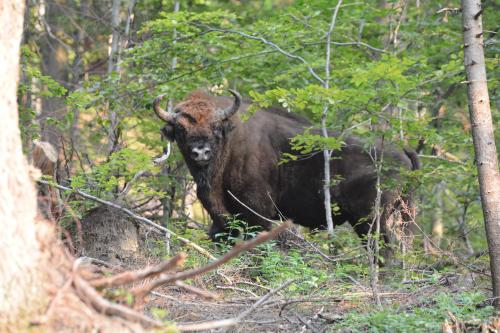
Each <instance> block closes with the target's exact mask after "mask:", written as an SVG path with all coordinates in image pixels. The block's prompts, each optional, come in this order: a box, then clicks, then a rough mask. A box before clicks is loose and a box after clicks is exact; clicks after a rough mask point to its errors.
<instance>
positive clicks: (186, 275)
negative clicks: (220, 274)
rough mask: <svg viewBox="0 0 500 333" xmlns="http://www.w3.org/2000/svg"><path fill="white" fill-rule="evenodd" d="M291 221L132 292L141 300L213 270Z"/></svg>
mask: <svg viewBox="0 0 500 333" xmlns="http://www.w3.org/2000/svg"><path fill="white" fill-rule="evenodd" d="M291 224H292V223H291V222H290V221H287V222H284V223H282V224H281V225H279V226H278V227H276V228H274V229H272V230H270V231H268V232H266V231H264V232H261V233H260V234H259V235H258V236H257V237H255V238H254V239H251V240H249V241H246V242H244V243H239V244H236V245H235V246H234V247H233V248H232V249H231V251H229V252H227V253H226V254H225V255H223V256H222V257H220V258H219V259H217V260H215V261H213V262H211V263H209V264H208V265H205V266H203V267H199V268H195V269H191V270H188V271H184V272H179V273H175V274H161V275H160V277H159V278H158V279H156V280H155V281H152V282H150V283H149V284H146V285H144V286H141V287H136V288H134V289H132V290H131V292H132V294H133V295H134V296H135V297H136V299H137V300H138V301H139V302H141V301H142V299H143V298H144V296H146V295H147V294H148V293H149V292H150V291H151V290H153V289H155V288H157V287H159V286H161V285H163V284H168V283H173V282H175V281H182V280H186V279H190V278H192V277H195V276H198V275H201V274H204V273H206V272H208V271H211V270H213V269H215V268H217V267H219V266H221V265H223V264H225V263H226V262H228V261H229V260H231V259H233V258H234V257H236V256H238V255H239V254H240V253H241V252H243V251H246V250H249V249H251V248H253V247H255V246H257V245H259V244H261V243H263V242H265V241H267V240H269V239H272V238H275V237H276V236H277V235H279V233H280V232H282V231H283V230H285V229H286V228H288V227H290V226H291Z"/></svg>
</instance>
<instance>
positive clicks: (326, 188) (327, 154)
mask: <svg viewBox="0 0 500 333" xmlns="http://www.w3.org/2000/svg"><path fill="white" fill-rule="evenodd" d="M341 4H342V0H339V1H338V2H337V6H335V9H334V10H333V13H332V20H331V22H330V26H329V28H328V32H327V34H326V58H325V60H326V61H325V81H324V83H323V87H324V88H325V89H328V88H330V57H331V38H332V31H333V28H334V27H335V22H336V21H337V14H338V12H339V9H340V5H341ZM328 109H329V108H328V104H327V103H326V102H325V106H324V108H323V113H322V115H321V134H322V135H323V137H325V138H327V137H328V130H327V127H326V116H327V115H328ZM331 156H332V151H331V150H330V149H323V160H324V166H323V168H324V176H323V177H324V178H323V195H324V196H325V199H324V206H325V215H326V226H327V230H328V233H329V234H330V235H331V236H333V216H332V198H331V194H330V187H331V172H330V158H331Z"/></svg>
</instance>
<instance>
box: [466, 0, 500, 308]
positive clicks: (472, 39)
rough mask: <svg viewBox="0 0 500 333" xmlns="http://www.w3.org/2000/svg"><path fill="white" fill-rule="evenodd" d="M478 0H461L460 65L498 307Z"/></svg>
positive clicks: (496, 196)
mask: <svg viewBox="0 0 500 333" xmlns="http://www.w3.org/2000/svg"><path fill="white" fill-rule="evenodd" d="M481 14H482V7H481V1H480V0H462V19H463V21H462V22H463V31H464V65H465V72H466V75H467V95H468V100H469V113H470V119H471V127H472V138H473V141H474V151H475V155H476V164H477V169H478V177H479V189H480V194H481V203H482V207H483V215H484V223H485V227H486V237H487V240H488V248H489V253H490V265H491V275H492V283H493V296H494V297H496V298H495V307H496V308H497V309H500V298H499V297H500V174H499V171H498V158H497V150H496V146H495V137H494V135H493V123H492V118H491V111H490V100H489V96H488V85H487V80H486V68H485V64H484V52H483V29H482V18H481Z"/></svg>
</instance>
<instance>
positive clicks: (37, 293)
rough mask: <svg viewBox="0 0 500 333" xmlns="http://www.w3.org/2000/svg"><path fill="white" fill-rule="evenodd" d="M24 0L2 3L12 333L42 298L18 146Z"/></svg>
mask: <svg viewBox="0 0 500 333" xmlns="http://www.w3.org/2000/svg"><path fill="white" fill-rule="evenodd" d="M23 10H24V1H18V0H2V2H1V3H0V22H2V29H0V73H2V75H0V124H1V125H0V127H1V129H0V175H2V176H1V177H0V225H1V230H2V231H1V232H0V258H1V259H0V331H2V332H6V331H7V332H9V331H12V332H15V331H17V328H20V327H22V326H25V325H26V324H27V320H28V319H29V317H30V316H32V315H33V313H34V312H36V311H37V309H40V305H41V304H40V303H41V300H42V299H43V288H42V280H43V279H42V277H41V273H40V271H39V270H38V269H37V266H38V263H39V260H40V257H41V251H40V247H39V240H38V239H37V237H36V233H35V227H34V220H35V214H36V198H35V189H34V187H33V184H32V182H31V180H30V178H29V175H28V167H27V163H26V159H25V157H24V156H23V154H22V150H21V138H20V132H19V127H18V114H17V100H16V90H17V82H18V75H19V47H20V42H21V34H22V28H23Z"/></svg>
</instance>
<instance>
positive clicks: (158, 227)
mask: <svg viewBox="0 0 500 333" xmlns="http://www.w3.org/2000/svg"><path fill="white" fill-rule="evenodd" d="M37 182H38V183H40V184H44V185H49V186H52V187H56V188H58V189H61V190H65V191H71V192H73V193H75V194H78V195H79V196H81V197H83V198H86V199H89V200H93V201H96V202H99V203H101V204H103V205H106V206H110V207H113V208H116V209H118V210H120V211H122V212H124V213H125V214H127V215H129V216H131V217H133V218H134V219H136V220H138V221H140V222H142V223H143V224H146V225H148V226H150V227H153V228H155V229H156V230H159V231H161V232H163V233H164V234H170V236H172V237H175V238H176V239H178V240H179V241H180V242H181V243H183V244H184V245H186V246H188V247H190V248H192V249H193V250H195V251H197V252H199V253H201V254H202V255H204V256H205V257H207V258H208V259H210V260H215V259H216V258H215V257H214V256H213V255H211V254H210V253H209V252H208V251H207V250H205V249H204V248H202V247H201V246H199V245H198V244H196V243H193V242H191V241H190V240H188V239H186V238H184V237H181V236H179V235H177V234H176V233H175V232H173V231H172V230H170V229H167V228H165V227H162V226H161V225H159V224H157V223H154V222H153V221H151V220H150V219H147V218H145V217H143V216H140V215H137V214H135V213H134V212H132V211H131V210H130V209H127V208H124V207H122V206H120V205H118V204H116V203H114V202H111V201H107V200H103V199H100V198H97V197H95V196H93V195H90V194H88V193H85V192H82V191H80V190H78V189H73V188H69V187H66V186H62V185H59V184H54V183H51V182H48V181H45V180H41V179H39V180H37Z"/></svg>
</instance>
